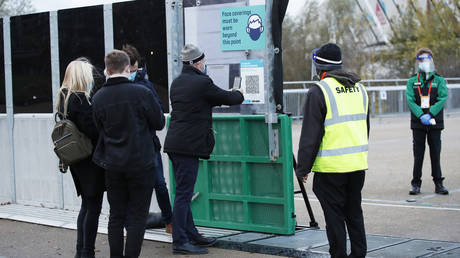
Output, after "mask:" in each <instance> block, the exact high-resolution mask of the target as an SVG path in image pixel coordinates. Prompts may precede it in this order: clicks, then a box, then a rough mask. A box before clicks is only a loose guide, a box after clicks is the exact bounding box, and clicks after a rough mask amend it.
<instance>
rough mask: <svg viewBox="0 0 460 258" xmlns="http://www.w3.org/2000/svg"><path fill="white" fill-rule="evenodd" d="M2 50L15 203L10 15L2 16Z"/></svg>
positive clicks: (12, 186) (13, 198) (12, 197)
mask: <svg viewBox="0 0 460 258" xmlns="http://www.w3.org/2000/svg"><path fill="white" fill-rule="evenodd" d="M3 51H4V55H3V56H4V59H5V60H4V61H5V98H6V115H7V119H8V136H9V144H10V176H11V177H10V182H11V202H12V203H16V174H15V165H14V163H15V162H14V108H13V73H12V69H11V30H10V17H3Z"/></svg>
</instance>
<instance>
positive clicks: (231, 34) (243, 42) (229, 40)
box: [220, 5, 265, 51]
mask: <svg viewBox="0 0 460 258" xmlns="http://www.w3.org/2000/svg"><path fill="white" fill-rule="evenodd" d="M264 25H265V5H254V6H241V7H232V8H222V9H221V14H220V31H221V34H220V39H221V41H220V45H221V49H222V51H231V50H249V49H265V26H264Z"/></svg>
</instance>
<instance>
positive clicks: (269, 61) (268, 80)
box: [264, 0, 279, 161]
mask: <svg viewBox="0 0 460 258" xmlns="http://www.w3.org/2000/svg"><path fill="white" fill-rule="evenodd" d="M272 9H273V0H267V1H266V5H265V11H266V19H265V20H266V23H265V32H266V50H265V62H264V63H265V71H264V76H265V89H266V94H265V103H266V107H267V113H266V115H265V122H266V123H267V124H268V142H269V156H270V160H271V161H276V160H277V159H278V157H279V144H278V138H277V137H278V130H273V124H276V123H278V115H277V114H276V113H275V99H274V97H273V91H274V88H273V70H274V61H275V49H274V44H273V35H272V24H271V18H272Z"/></svg>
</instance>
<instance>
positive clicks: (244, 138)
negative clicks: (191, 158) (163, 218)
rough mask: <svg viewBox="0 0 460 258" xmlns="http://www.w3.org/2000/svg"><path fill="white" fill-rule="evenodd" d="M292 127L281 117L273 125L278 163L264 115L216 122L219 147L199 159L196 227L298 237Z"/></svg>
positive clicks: (226, 117)
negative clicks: (273, 152) (277, 149)
mask: <svg viewBox="0 0 460 258" xmlns="http://www.w3.org/2000/svg"><path fill="white" fill-rule="evenodd" d="M291 123H292V119H291V118H290V117H288V116H287V115H278V123H276V124H273V129H274V130H277V132H278V141H277V143H278V148H279V157H278V159H277V160H276V161H270V156H269V142H268V135H267V124H266V123H265V117H264V116H263V115H214V116H213V128H214V132H215V139H216V145H215V147H214V151H213V153H212V154H211V158H210V159H209V160H201V159H200V167H199V172H198V178H197V182H196V184H195V189H194V199H193V200H192V205H191V207H192V213H193V218H194V221H195V224H196V225H199V226H208V227H217V228H228V229H238V230H247V231H258V232H267V233H276V234H294V231H295V224H296V221H295V215H294V195H293V192H294V186H293V170H292V135H291ZM169 167H170V179H171V180H170V181H171V199H172V200H174V194H175V181H174V174H173V169H172V165H171V163H170V166H169Z"/></svg>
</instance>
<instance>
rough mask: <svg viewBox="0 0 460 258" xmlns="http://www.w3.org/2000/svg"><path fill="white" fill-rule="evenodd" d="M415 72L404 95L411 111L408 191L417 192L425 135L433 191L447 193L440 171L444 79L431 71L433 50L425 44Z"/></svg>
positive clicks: (444, 91)
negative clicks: (412, 161)
mask: <svg viewBox="0 0 460 258" xmlns="http://www.w3.org/2000/svg"><path fill="white" fill-rule="evenodd" d="M416 58H417V61H416V63H417V73H416V74H415V75H413V76H412V77H411V78H410V79H409V81H408V82H407V85H406V98H407V103H408V104H409V108H410V111H411V123H410V125H411V126H410V127H411V129H412V143H413V145H412V146H413V151H414V169H413V172H412V174H413V176H412V182H411V185H412V188H411V190H410V191H409V194H411V195H416V194H419V193H420V187H421V185H422V180H421V178H422V166H423V156H424V154H425V139H427V140H428V146H430V158H431V176H432V177H433V181H434V185H435V193H438V194H449V191H448V190H447V188H446V187H444V186H443V183H442V181H443V180H444V177H442V173H441V162H440V160H441V131H442V129H444V111H443V109H444V104H445V103H446V100H447V96H448V90H447V87H446V83H445V82H444V79H443V78H442V77H441V76H440V75H438V74H437V73H436V72H435V71H436V70H435V66H434V61H433V53H432V52H431V50H430V49H428V48H421V49H419V50H418V51H417V54H416Z"/></svg>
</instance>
